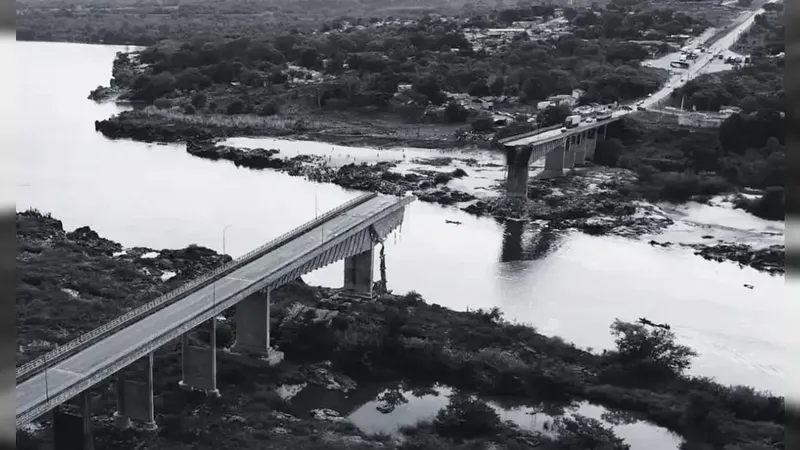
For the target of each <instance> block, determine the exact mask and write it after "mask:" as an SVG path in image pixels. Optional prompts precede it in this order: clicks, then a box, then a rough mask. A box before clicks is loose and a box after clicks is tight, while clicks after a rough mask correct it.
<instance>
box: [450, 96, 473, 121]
mask: <svg viewBox="0 0 800 450" xmlns="http://www.w3.org/2000/svg"><path fill="white" fill-rule="evenodd" d="M468 116H469V111H467V109H466V108H464V107H463V106H461V105H460V104H458V103H457V102H454V101H452V102H450V103H449V104H448V105H447V107H446V108H445V109H444V118H445V120H447V121H448V122H454V123H462V122H464V121H465V120H467V117H468Z"/></svg>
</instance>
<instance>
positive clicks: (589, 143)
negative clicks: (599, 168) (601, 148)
mask: <svg viewBox="0 0 800 450" xmlns="http://www.w3.org/2000/svg"><path fill="white" fill-rule="evenodd" d="M596 148H597V130H595V131H594V132H593V133H592V134H587V135H586V159H594V150H595V149H596Z"/></svg>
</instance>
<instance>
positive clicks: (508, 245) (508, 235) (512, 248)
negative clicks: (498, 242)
mask: <svg viewBox="0 0 800 450" xmlns="http://www.w3.org/2000/svg"><path fill="white" fill-rule="evenodd" d="M503 228H504V230H503V251H502V252H501V254H500V262H501V263H505V262H509V261H520V260H521V259H522V232H523V231H524V229H525V224H524V223H523V222H517V221H515V220H509V221H507V222H506V223H505V225H504V226H503Z"/></svg>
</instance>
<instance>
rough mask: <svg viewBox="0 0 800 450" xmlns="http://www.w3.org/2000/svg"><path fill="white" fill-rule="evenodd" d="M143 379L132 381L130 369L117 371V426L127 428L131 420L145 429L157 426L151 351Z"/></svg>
mask: <svg viewBox="0 0 800 450" xmlns="http://www.w3.org/2000/svg"><path fill="white" fill-rule="evenodd" d="M144 359H145V360H146V368H145V381H134V380H132V379H131V378H132V376H131V372H132V370H131V369H122V370H120V371H119V372H117V412H116V413H115V414H114V422H115V424H116V425H117V427H118V428H127V427H129V426H130V425H131V420H135V421H139V422H142V426H143V428H144V429H146V430H155V429H156V428H158V426H157V425H156V419H155V407H154V403H153V353H152V352H151V353H150V354H149V355H147V357H145V358H144Z"/></svg>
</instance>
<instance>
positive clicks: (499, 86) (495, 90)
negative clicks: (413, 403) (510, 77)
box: [489, 77, 506, 95]
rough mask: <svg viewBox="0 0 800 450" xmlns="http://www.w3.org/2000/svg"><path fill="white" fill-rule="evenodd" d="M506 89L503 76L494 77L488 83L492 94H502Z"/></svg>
mask: <svg viewBox="0 0 800 450" xmlns="http://www.w3.org/2000/svg"><path fill="white" fill-rule="evenodd" d="M505 90H506V80H505V78H503V77H495V79H494V81H492V83H491V84H490V85H489V91H490V93H491V94H492V95H503V92H505Z"/></svg>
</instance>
